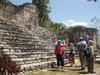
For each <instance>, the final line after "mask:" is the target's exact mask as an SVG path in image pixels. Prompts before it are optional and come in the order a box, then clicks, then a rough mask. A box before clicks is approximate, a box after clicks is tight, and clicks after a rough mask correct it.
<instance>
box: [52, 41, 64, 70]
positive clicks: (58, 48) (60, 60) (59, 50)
mask: <svg viewBox="0 0 100 75" xmlns="http://www.w3.org/2000/svg"><path fill="white" fill-rule="evenodd" d="M61 43H62V41H61V40H58V42H57V45H56V47H55V51H54V54H55V55H56V58H57V67H58V68H59V67H60V64H61V68H62V71H63V66H64V59H63V56H62V53H63V50H62V48H63V47H65V43H64V44H61Z"/></svg>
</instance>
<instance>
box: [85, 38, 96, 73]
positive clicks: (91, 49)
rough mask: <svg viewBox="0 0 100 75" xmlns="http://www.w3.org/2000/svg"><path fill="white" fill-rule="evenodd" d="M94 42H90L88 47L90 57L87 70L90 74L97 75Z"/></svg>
mask: <svg viewBox="0 0 100 75" xmlns="http://www.w3.org/2000/svg"><path fill="white" fill-rule="evenodd" d="M93 43H94V42H93V41H92V40H89V42H88V47H89V53H90V55H89V57H87V69H88V73H95V72H94V71H93V69H94V47H93Z"/></svg>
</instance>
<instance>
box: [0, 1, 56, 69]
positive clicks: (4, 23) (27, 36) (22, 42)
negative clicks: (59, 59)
mask: <svg viewBox="0 0 100 75" xmlns="http://www.w3.org/2000/svg"><path fill="white" fill-rule="evenodd" d="M0 11H2V12H0V47H2V46H3V47H4V53H5V54H8V55H9V56H10V57H11V58H12V60H13V61H15V62H16V63H17V64H19V65H21V69H26V70H28V69H32V68H39V67H41V68H43V66H47V65H48V64H49V63H50V62H52V61H53V62H54V59H55V56H54V54H53V43H52V37H53V36H54V34H53V33H52V32H51V31H49V30H48V29H45V28H42V27H40V26H39V25H38V12H37V9H36V6H34V5H32V4H29V3H26V4H23V5H20V6H16V5H13V4H12V3H10V2H7V3H5V2H4V3H2V2H1V3H0ZM41 65H42V66H41Z"/></svg>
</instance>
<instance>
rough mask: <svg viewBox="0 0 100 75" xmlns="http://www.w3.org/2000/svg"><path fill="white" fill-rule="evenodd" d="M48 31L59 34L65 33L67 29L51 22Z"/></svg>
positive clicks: (63, 25)
mask: <svg viewBox="0 0 100 75" xmlns="http://www.w3.org/2000/svg"><path fill="white" fill-rule="evenodd" d="M48 29H49V30H51V31H53V32H55V33H59V32H63V31H66V30H67V27H66V25H65V24H63V23H57V22H53V21H51V23H50V25H49V26H48Z"/></svg>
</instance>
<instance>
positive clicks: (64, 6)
mask: <svg viewBox="0 0 100 75" xmlns="http://www.w3.org/2000/svg"><path fill="white" fill-rule="evenodd" d="M10 1H11V2H12V3H14V4H17V5H20V4H23V3H26V2H29V3H31V2H32V0H10ZM50 7H51V12H50V13H49V16H50V18H51V20H52V21H54V22H61V23H64V24H66V26H75V25H77V24H79V25H83V26H87V27H96V26H93V23H94V22H91V19H93V18H94V17H95V16H96V17H97V18H98V19H100V0H98V1H97V2H88V1H87V0H50ZM99 23H100V22H99Z"/></svg>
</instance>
